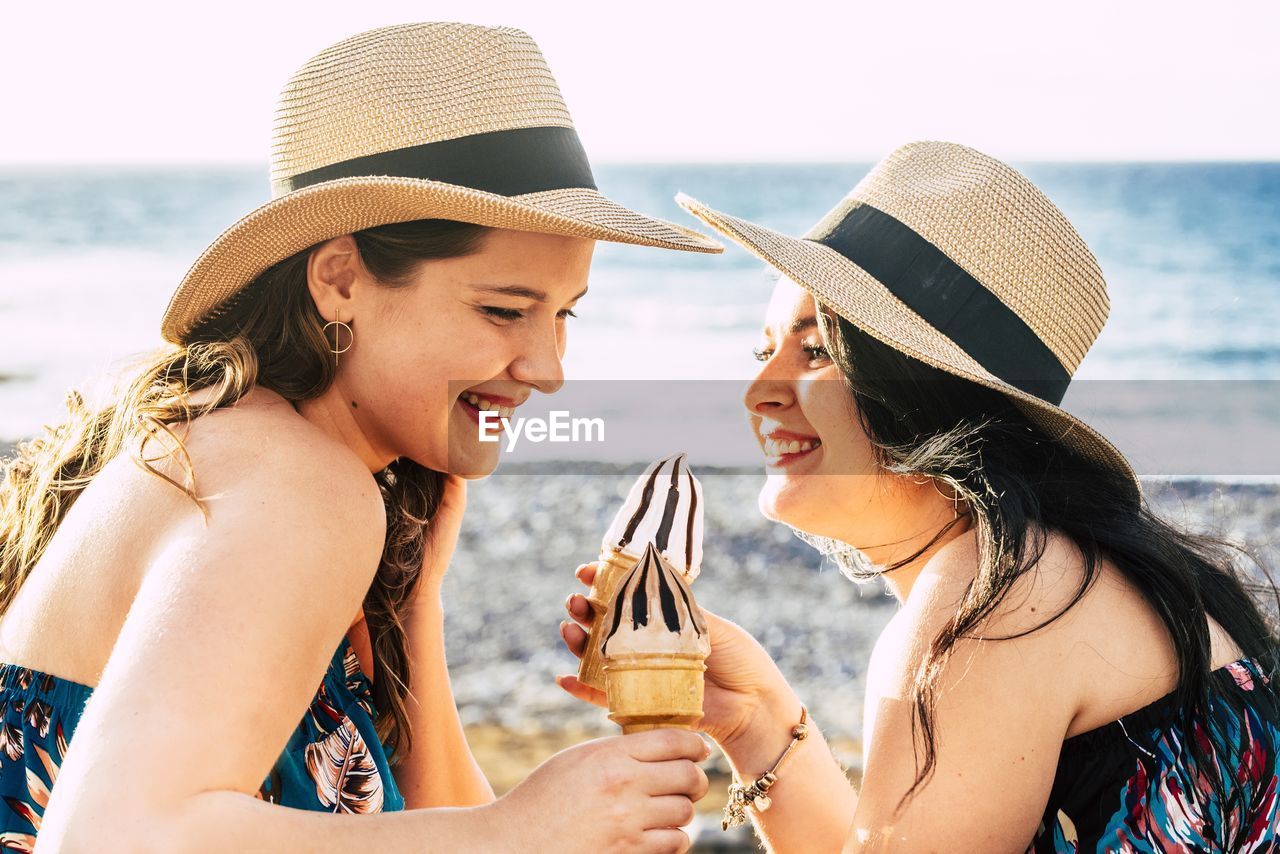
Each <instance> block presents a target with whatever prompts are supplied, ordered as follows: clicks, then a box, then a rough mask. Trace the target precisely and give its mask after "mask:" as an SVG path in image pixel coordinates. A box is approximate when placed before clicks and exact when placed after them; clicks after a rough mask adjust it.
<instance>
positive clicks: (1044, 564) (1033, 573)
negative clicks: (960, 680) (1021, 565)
mask: <svg viewBox="0 0 1280 854" xmlns="http://www.w3.org/2000/svg"><path fill="white" fill-rule="evenodd" d="M978 560H979V557H978V549H977V540H976V537H975V536H974V535H972V534H970V535H968V536H966V537H963V538H958V539H957V540H954V541H952V543H949V544H948V546H947V548H946V549H944V551H943V552H939V554H938V556H937V559H935V560H934V561H931V563H930V564H929V566H928V567H926V569H925V570H924V571H922V572H921V574H920V576H919V578H918V579H917V580H916V582H915V584H914V586H913V588H912V591H911V595H910V596H909V597H908V600H907V602H906V603H904V604H903V606H902V608H901V610H900V611H899V612H898V613H897V614H895V615H894V618H893V619H892V620H891V621H890V623H889V625H888V626H887V627H886V629H885V632H884V633H883V634H882V635H881V637H880V639H879V640H878V641H877V643H876V646H875V649H874V650H873V653H872V663H871V671H872V672H871V673H869V676H868V679H869V682H870V681H871V680H873V679H874V680H875V682H876V685H875V688H876V690H878V691H883V692H886V693H887V694H889V695H891V696H898V697H900V698H905V697H907V696H910V690H911V686H912V684H913V683H914V680H915V674H916V672H917V670H918V668H919V666H920V664H921V663H922V662H923V661H924V660H925V659H926V658H927V657H928V652H929V649H930V647H931V646H932V645H933V643H934V642H935V641H936V640H937V638H938V637H939V636H940V635H942V634H943V632H945V631H947V630H948V629H949V628H951V627H952V626H953V623H954V621H955V619H956V617H957V615H958V614H959V612H960V610H961V608H962V607H963V605H964V603H965V600H966V597H968V596H971V595H973V592H974V590H975V588H976V587H977V585H978V584H979V583H980V582H979V581H978V580H977V569H978ZM1104 577H1105V578H1106V579H1107V580H1105V581H1104ZM1085 582H1086V573H1085V563H1084V558H1083V555H1082V554H1081V553H1080V551H1079V549H1078V548H1076V546H1075V544H1074V543H1072V541H1071V540H1070V539H1069V538H1067V537H1064V536H1062V535H1061V534H1057V533H1054V532H1049V533H1048V535H1047V536H1046V539H1045V543H1044V551H1043V553H1042V554H1041V555H1040V557H1039V559H1038V560H1036V561H1035V562H1034V563H1033V564H1032V565H1031V566H1030V567H1028V569H1027V570H1026V571H1025V572H1024V573H1022V574H1021V575H1020V576H1019V577H1018V578H1016V579H1015V580H1014V581H1013V582H1012V584H1011V585H1010V586H1009V589H1008V590H1007V591H1006V592H1005V594H1004V595H1003V596H1002V597H1001V598H1000V600H999V601H998V602H997V603H995V604H994V605H993V606H992V607H990V609H989V610H988V611H987V613H986V614H985V615H983V616H981V617H980V618H978V619H977V620H976V621H974V622H973V624H972V625H968V626H965V627H960V629H961V632H960V637H959V638H958V639H957V640H956V642H955V644H954V647H953V649H954V652H953V657H954V659H955V663H954V664H951V665H949V666H950V667H952V668H953V669H957V668H964V669H969V670H971V669H973V668H975V667H978V668H981V669H982V670H984V671H987V672H988V675H989V676H994V675H998V678H999V679H1000V680H1001V681H1002V682H1003V683H1004V684H1005V685H1006V687H1007V688H1008V689H1009V690H1017V691H1027V692H1030V691H1036V692H1041V691H1049V692H1051V694H1052V698H1053V700H1054V701H1055V702H1057V703H1059V704H1060V705H1061V706H1063V707H1069V708H1071V710H1072V713H1073V712H1074V709H1075V708H1076V707H1077V706H1078V703H1079V691H1078V685H1077V683H1076V681H1075V680H1073V679H1070V678H1068V677H1069V675H1070V674H1069V673H1068V672H1067V671H1066V670H1064V667H1066V665H1067V664H1068V663H1069V662H1070V659H1072V657H1073V656H1078V652H1073V650H1075V649H1076V647H1077V646H1078V645H1079V644H1080V643H1081V642H1084V641H1086V640H1087V638H1088V636H1089V632H1091V631H1093V628H1092V622H1091V620H1090V619H1089V615H1088V613H1087V611H1088V609H1087V607H1084V606H1085V603H1086V602H1088V601H1091V600H1090V597H1091V596H1092V591H1093V590H1094V588H1095V587H1096V586H1097V585H1098V583H1099V582H1102V583H1113V582H1112V581H1111V580H1110V576H1109V575H1108V574H1107V573H1106V572H1105V570H1104V571H1103V572H1100V573H1099V574H1098V576H1097V577H1096V578H1095V579H1094V582H1093V583H1092V584H1089V585H1086V583H1085ZM1082 588H1085V590H1084V593H1083V594H1081V593H1080V591H1081V589H1082ZM1077 596H1080V601H1074V600H1076V598H1077ZM1073 602H1074V604H1073ZM870 688H871V686H869V690H870ZM1045 699H1049V697H1045ZM1070 716H1071V714H1067V717H1068V718H1069V717H1070Z"/></svg>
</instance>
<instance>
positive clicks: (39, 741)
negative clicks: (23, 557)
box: [0, 637, 404, 851]
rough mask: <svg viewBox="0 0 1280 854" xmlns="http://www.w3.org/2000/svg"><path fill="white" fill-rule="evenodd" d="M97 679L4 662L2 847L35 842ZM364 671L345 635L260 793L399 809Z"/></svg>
mask: <svg viewBox="0 0 1280 854" xmlns="http://www.w3.org/2000/svg"><path fill="white" fill-rule="evenodd" d="M92 693H93V689H92V688H90V687H88V686H86V685H81V684H80V683H78V682H72V681H71V680H69V679H62V678H60V677H57V676H51V675H49V674H47V673H41V672H40V671H39V670H32V669H30V668H27V667H19V666H17V665H16V664H8V663H0V798H3V800H4V804H3V805H0V848H2V849H4V850H16V851H31V850H32V848H33V847H34V846H35V841H36V834H37V832H38V831H39V830H40V820H41V818H42V816H43V815H44V809H45V806H47V805H48V803H49V794H50V791H51V790H52V789H53V785H54V783H55V782H56V781H57V778H58V768H59V767H60V766H61V764H62V758H63V757H64V756H65V755H66V753H67V745H68V743H69V742H70V741H71V740H72V738H73V737H74V735H75V730H76V724H77V723H79V721H80V715H81V713H83V711H84V707H85V703H87V702H88V701H89V696H90V695H91V694H92ZM377 716H378V712H377V709H376V708H375V706H374V705H373V693H372V691H371V688H370V684H369V680H368V678H367V677H366V676H365V675H364V673H363V672H362V671H361V670H360V664H359V660H358V659H357V658H356V653H355V650H354V649H353V648H352V647H351V643H350V642H349V641H348V640H347V639H346V638H345V637H344V638H343V639H342V643H341V644H339V645H338V649H337V650H336V651H335V652H334V654H333V658H332V659H331V661H330V662H329V667H328V669H327V670H326V671H325V674H324V678H323V680H322V681H321V683H320V687H319V689H317V691H316V695H315V698H314V699H313V700H312V701H311V705H310V707H309V708H308V709H307V713H306V714H305V715H304V716H303V718H302V721H301V722H300V723H299V724H298V726H297V728H296V729H295V730H294V731H293V733H292V734H291V735H290V736H289V741H288V743H287V744H286V745H285V748H284V752H282V753H281V754H280V758H279V759H278V760H277V761H276V763H275V766H274V767H273V768H272V769H271V773H269V774H268V775H267V778H266V779H265V780H263V781H262V786H261V787H260V788H259V789H258V793H257V796H258V797H259V798H262V799H263V800H267V801H271V802H273V803H278V804H282V805H284V806H288V807H295V808H298V809H307V810H318V811H325V812H346V813H376V812H391V811H394V810H402V809H404V798H403V797H402V796H401V794H400V790H399V789H398V788H396V782H395V778H394V777H392V775H391V768H390V765H389V764H388V762H387V755H386V746H385V745H384V744H383V743H382V742H381V741H380V740H379V739H378V734H377V732H376V730H375V729H374V723H375V722H376V720H377Z"/></svg>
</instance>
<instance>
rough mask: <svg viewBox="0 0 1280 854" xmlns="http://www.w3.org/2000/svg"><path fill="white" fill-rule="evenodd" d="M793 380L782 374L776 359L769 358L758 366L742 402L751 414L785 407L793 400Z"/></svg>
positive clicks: (759, 413)
mask: <svg viewBox="0 0 1280 854" xmlns="http://www.w3.org/2000/svg"><path fill="white" fill-rule="evenodd" d="M793 382H794V381H793V380H791V379H789V378H787V377H786V376H785V375H783V374H782V372H781V371H780V370H779V368H778V366H777V363H776V361H775V360H773V359H770V360H769V361H767V362H765V363H764V364H763V365H761V366H760V370H759V371H758V372H757V373H756V376H755V379H753V380H752V381H751V383H750V385H748V386H747V391H746V394H744V395H743V397H742V403H743V405H744V406H746V407H747V412H749V413H750V414H752V415H765V414H767V413H769V412H771V411H773V410H776V409H779V408H783V407H786V406H788V405H790V404H791V403H792V402H793V401H794V400H795V389H794V386H793Z"/></svg>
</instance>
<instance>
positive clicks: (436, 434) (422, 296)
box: [313, 229, 595, 477]
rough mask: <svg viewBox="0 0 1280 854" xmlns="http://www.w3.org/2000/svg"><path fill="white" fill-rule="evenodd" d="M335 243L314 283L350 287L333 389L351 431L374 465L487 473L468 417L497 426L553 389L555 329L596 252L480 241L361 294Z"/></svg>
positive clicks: (523, 238) (524, 240)
mask: <svg viewBox="0 0 1280 854" xmlns="http://www.w3.org/2000/svg"><path fill="white" fill-rule="evenodd" d="M344 241H348V242H349V241H351V238H350V237H349V236H348V237H345V238H337V239H335V241H331V243H332V244H334V246H333V247H331V248H330V247H326V248H325V249H321V250H319V252H318V257H317V258H315V259H313V272H317V271H318V272H320V273H321V275H322V276H323V277H324V278H326V279H331V280H332V279H336V278H345V279H346V281H347V282H348V286H349V287H350V295H349V297H348V299H347V300H346V302H347V305H345V306H343V307H342V308H341V311H342V314H343V319H344V320H345V319H347V318H351V319H352V327H353V333H354V346H352V347H351V350H350V352H349V353H344V354H343V355H342V357H341V362H340V371H341V373H340V375H339V377H338V380H337V382H338V384H340V385H341V387H342V389H343V392H344V396H345V397H346V398H348V399H349V400H351V401H358V402H359V405H358V407H357V408H353V409H351V413H352V415H353V416H354V417H355V419H356V421H357V423H358V425H359V429H360V431H361V432H362V433H363V434H364V436H365V438H366V439H367V440H368V441H369V443H370V444H371V446H372V447H373V448H374V449H375V451H376V453H377V454H379V455H381V456H382V457H384V458H388V459H394V458H395V457H398V456H405V457H408V458H409V459H412V460H413V461H414V462H417V463H418V464H420V465H423V466H426V467H428V468H432V469H436V470H438V471H447V472H452V473H454V474H459V475H462V476H463V477H483V476H485V475H487V474H489V473H491V472H492V471H493V470H494V468H495V467H496V466H497V464H498V456H499V453H500V448H501V447H502V444H501V442H498V441H495V442H487V441H486V442H482V441H480V415H479V413H480V411H482V410H486V409H497V410H499V412H500V413H501V414H502V415H503V416H504V417H505V416H506V415H509V414H511V411H512V410H513V409H515V407H518V406H519V405H520V404H521V403H523V402H524V401H525V400H527V399H528V397H529V395H530V394H532V393H533V392H534V391H540V392H543V393H544V394H551V393H553V392H555V391H556V390H558V389H559V388H560V386H561V385H562V384H563V382H564V372H563V370H562V368H561V359H562V358H563V357H564V352H565V346H566V343H567V336H566V331H567V330H566V325H567V322H568V318H569V317H570V316H572V314H573V308H574V306H575V305H576V304H577V301H578V300H579V299H580V298H581V297H582V296H583V295H584V294H585V293H586V290H587V276H588V272H589V268H590V264H591V256H592V252H593V250H594V248H595V241H593V240H587V239H583V238H577V237H565V236H561V235H551V234H539V233H534V232H524V231H512V230H507V229H491V230H489V231H487V232H486V233H485V234H484V236H483V238H482V239H481V241H480V243H479V246H478V247H477V248H476V249H475V250H474V251H472V252H469V253H468V254H465V255H461V256H457V257H453V258H442V259H434V260H429V261H424V262H422V263H421V264H420V265H419V266H418V267H417V269H416V270H415V271H414V273H413V275H412V277H411V281H410V282H407V283H405V285H404V286H401V287H383V286H381V285H379V284H377V283H372V282H370V277H369V273H368V271H367V270H364V269H363V265H360V264H358V263H356V262H357V260H358V255H359V253H358V252H355V253H352V252H351V251H350V250H351V249H352V248H354V245H355V244H354V242H349V243H348V242H344ZM314 265H318V270H317V269H316V268H314ZM361 285H367V286H365V287H361ZM328 316H329V317H332V316H333V315H332V313H330V314H329V315H328ZM344 341H345V339H344ZM515 417H518V416H515ZM493 420H494V421H496V420H497V419H493ZM500 432H501V428H500V427H496V428H495V429H494V430H491V431H490V435H491V436H494V435H496V436H497V438H498V439H501V436H500V435H497V434H498V433H500Z"/></svg>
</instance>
